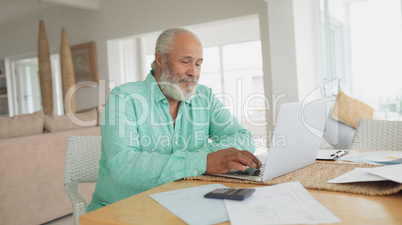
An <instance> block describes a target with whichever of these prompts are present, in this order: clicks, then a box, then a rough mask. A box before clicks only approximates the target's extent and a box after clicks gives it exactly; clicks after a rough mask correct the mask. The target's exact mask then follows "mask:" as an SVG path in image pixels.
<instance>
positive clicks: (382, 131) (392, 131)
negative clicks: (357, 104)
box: [350, 119, 402, 151]
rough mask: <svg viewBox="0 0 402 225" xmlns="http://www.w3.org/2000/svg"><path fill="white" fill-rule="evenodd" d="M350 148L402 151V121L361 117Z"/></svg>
mask: <svg viewBox="0 0 402 225" xmlns="http://www.w3.org/2000/svg"><path fill="white" fill-rule="evenodd" d="M350 149H357V150H389V151H402V121H385V120H369V119H361V120H360V121H359V124H358V125H357V129H356V133H355V135H354V136H353V141H352V144H351V145H350Z"/></svg>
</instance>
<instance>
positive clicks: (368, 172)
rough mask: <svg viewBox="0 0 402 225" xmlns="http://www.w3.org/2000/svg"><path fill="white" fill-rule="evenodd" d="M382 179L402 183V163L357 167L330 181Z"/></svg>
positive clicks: (347, 181) (346, 181)
mask: <svg viewBox="0 0 402 225" xmlns="http://www.w3.org/2000/svg"><path fill="white" fill-rule="evenodd" d="M381 180H391V181H394V182H398V183H402V164H397V165H392V166H383V167H375V168H356V169H354V170H352V171H350V172H347V173H345V174H343V175H341V176H339V177H337V178H335V179H332V180H330V181H328V183H352V182H363V181H381Z"/></svg>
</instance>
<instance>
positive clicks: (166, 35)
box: [151, 28, 200, 70]
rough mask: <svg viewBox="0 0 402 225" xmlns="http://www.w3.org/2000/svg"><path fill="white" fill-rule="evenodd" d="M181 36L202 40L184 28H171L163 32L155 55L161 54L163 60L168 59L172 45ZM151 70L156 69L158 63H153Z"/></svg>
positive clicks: (156, 46) (157, 42) (157, 43)
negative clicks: (177, 36)
mask: <svg viewBox="0 0 402 225" xmlns="http://www.w3.org/2000/svg"><path fill="white" fill-rule="evenodd" d="M179 34H189V35H190V36H191V37H192V38H194V40H197V41H200V39H199V38H198V37H197V35H195V34H194V33H193V32H191V31H189V30H187V29H184V28H170V29H167V30H165V31H163V32H162V33H161V34H160V35H159V37H158V40H157V41H156V45H155V53H156V52H159V53H160V54H161V56H162V57H163V58H166V56H167V55H168V54H169V52H170V51H171V50H172V49H171V45H172V42H173V40H174V38H175V37H176V35H179ZM151 68H152V70H155V69H156V61H155V60H154V61H153V62H152V63H151Z"/></svg>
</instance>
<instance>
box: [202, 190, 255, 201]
mask: <svg viewBox="0 0 402 225" xmlns="http://www.w3.org/2000/svg"><path fill="white" fill-rule="evenodd" d="M254 191H255V189H252V188H239V189H232V188H218V189H215V190H213V191H211V192H208V193H207V194H205V195H204V197H205V198H219V199H232V200H240V201H241V200H244V199H246V198H247V197H249V196H250V195H251V194H252V193H253V192H254Z"/></svg>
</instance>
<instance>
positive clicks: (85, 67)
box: [71, 41, 99, 83]
mask: <svg viewBox="0 0 402 225" xmlns="http://www.w3.org/2000/svg"><path fill="white" fill-rule="evenodd" d="M71 56H72V58H73V64H74V73H75V83H78V82H82V81H94V82H96V83H99V76H98V64H97V62H96V49H95V42H93V41H92V42H88V43H84V44H80V45H74V46H71Z"/></svg>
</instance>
